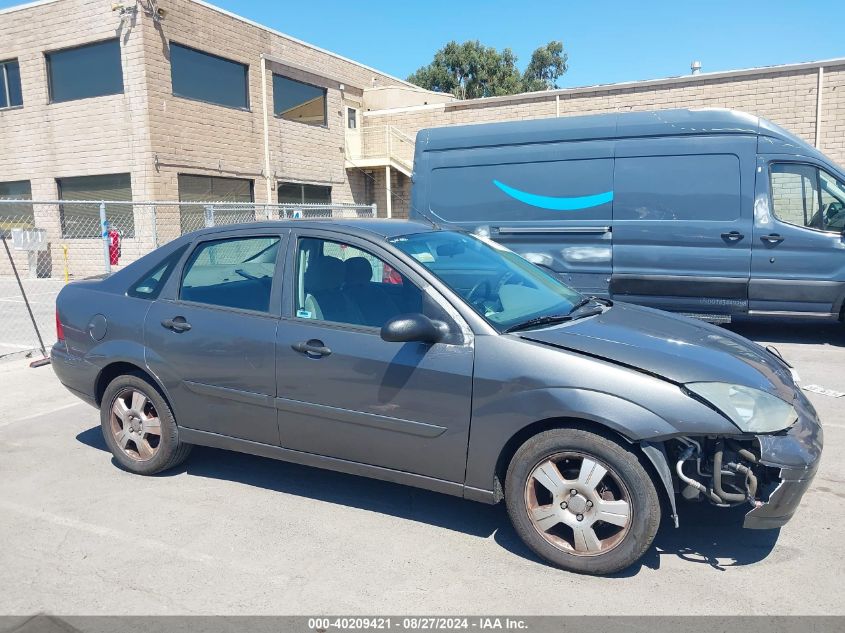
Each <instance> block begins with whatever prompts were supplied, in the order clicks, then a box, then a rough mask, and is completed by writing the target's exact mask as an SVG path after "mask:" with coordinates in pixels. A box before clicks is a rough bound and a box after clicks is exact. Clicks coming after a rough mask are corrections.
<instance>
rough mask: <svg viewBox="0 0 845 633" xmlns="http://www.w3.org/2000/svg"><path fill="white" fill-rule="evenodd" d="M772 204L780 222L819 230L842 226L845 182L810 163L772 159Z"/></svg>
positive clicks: (834, 228)
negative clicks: (775, 161) (774, 160)
mask: <svg viewBox="0 0 845 633" xmlns="http://www.w3.org/2000/svg"><path fill="white" fill-rule="evenodd" d="M769 179H770V186H771V196H772V207H773V210H774V213H775V216H777V218H778V219H779V220H781V221H782V222H786V223H788V224H794V225H796V226H802V227H807V228H811V229H816V230H819V231H837V232H841V231H842V230H843V228H845V184H843V183H842V181H841V180H839V179H837V178H835V177H833V176H831V175H830V174H828V173H827V172H825V171H822V170H820V169H818V168H817V167H815V166H813V165H807V164H801V163H775V164H773V165H772V166H771V168H770V170H769Z"/></svg>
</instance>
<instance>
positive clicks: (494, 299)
mask: <svg viewBox="0 0 845 633" xmlns="http://www.w3.org/2000/svg"><path fill="white" fill-rule="evenodd" d="M390 241H391V243H392V244H393V245H394V246H396V247H397V248H399V249H400V250H402V251H403V252H405V253H407V254H408V255H410V256H411V257H413V258H414V259H416V260H417V261H418V262H420V263H421V264H422V265H423V266H425V267H426V268H427V269H428V270H430V271H431V272H432V273H433V274H434V275H436V276H437V277H438V278H439V279H440V280H441V281H442V282H443V283H445V284H446V285H447V286H449V288H451V289H452V290H454V291H455V292H456V293H457V294H459V295H460V296H461V297H463V299H464V300H465V301H466V302H467V303H468V304H469V305H470V306H472V308H473V309H474V310H475V311H476V312H478V313H479V314H480V315H481V316H483V317H484V318H485V319H486V320H487V321H488V322H490V324H491V325H493V327H495V328H496V329H497V330H499V331H500V332H501V331H505V330H508V329H509V328H514V327H516V326H518V325H519V324H525V323H526V322H527V321H529V320H531V321H533V320H534V319H541V318H543V317H549V319H551V318H553V317H564V316H567V315H569V313H570V312H571V311H572V310H573V308H575V307H576V306H577V305H579V303H581V302H582V297H581V295H580V294H579V293H578V292H576V291H575V290H573V289H572V288H570V287H569V286H567V285H566V284H564V283H562V282H561V281H560V280H558V279H557V278H556V277H554V276H553V275H550V274H549V273H546V272H545V271H543V270H542V269H540V268H538V267H537V266H535V265H534V264H531V263H530V262H528V261H526V260H525V259H523V258H522V257H520V256H519V255H517V254H516V253H514V252H513V251H511V250H508V249H507V248H505V247H504V246H501V245H500V244H497V243H496V242H493V241H491V240H488V239H485V238H482V237H477V236H474V235H468V234H464V233H456V232H453V231H435V232H431V233H417V234H414V235H404V236H401V237H396V238H393V239H392V240H390Z"/></svg>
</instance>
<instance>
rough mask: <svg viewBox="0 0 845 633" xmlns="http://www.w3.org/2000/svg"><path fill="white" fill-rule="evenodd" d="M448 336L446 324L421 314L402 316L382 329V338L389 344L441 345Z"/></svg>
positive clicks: (394, 318) (390, 321)
mask: <svg viewBox="0 0 845 633" xmlns="http://www.w3.org/2000/svg"><path fill="white" fill-rule="evenodd" d="M447 334H448V326H447V325H446V324H445V323H443V322H441V321H432V320H431V319H429V318H428V317H427V316H425V315H424V314H419V313H416V314H400V315H398V316H395V317H393V318H392V319H389V320H388V321H387V323H385V324H384V325H383V326H382V328H381V338H382V340H385V341H387V342H388V343H439V342H440V341H442V340H443V339H444V338H445V336H446V335H447Z"/></svg>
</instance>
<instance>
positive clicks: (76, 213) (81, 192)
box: [56, 174, 135, 239]
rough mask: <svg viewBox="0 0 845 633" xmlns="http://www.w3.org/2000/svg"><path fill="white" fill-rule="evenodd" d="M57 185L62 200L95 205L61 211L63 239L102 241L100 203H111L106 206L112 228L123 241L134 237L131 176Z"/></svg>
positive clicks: (65, 180)
mask: <svg viewBox="0 0 845 633" xmlns="http://www.w3.org/2000/svg"><path fill="white" fill-rule="evenodd" d="M56 183H57V184H58V186H59V199H60V200H89V201H92V202H91V203H90V204H63V205H61V206H60V207H59V215H60V217H61V223H62V237H64V238H68V239H74V238H94V237H101V236H102V229H101V227H100V205H99V203H98V202H97V201H99V200H105V201H107V202H110V203H111V204H106V219H107V220H108V223H109V228H110V229H115V230H117V232H118V233H120V235H121V237H124V238H131V237H135V218H134V217H133V210H132V204H131V202H132V179H131V178H130V176H129V174H107V175H103V176H79V177H75V178H59V179H57V180H56ZM121 202H123V204H121Z"/></svg>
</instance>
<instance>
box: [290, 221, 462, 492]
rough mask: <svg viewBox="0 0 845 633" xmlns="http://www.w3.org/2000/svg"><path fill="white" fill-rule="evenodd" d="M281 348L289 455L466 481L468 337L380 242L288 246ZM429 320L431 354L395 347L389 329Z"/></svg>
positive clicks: (306, 240) (309, 240)
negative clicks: (400, 318) (440, 326)
mask: <svg viewBox="0 0 845 633" xmlns="http://www.w3.org/2000/svg"><path fill="white" fill-rule="evenodd" d="M287 271H288V272H287V283H286V287H285V293H284V298H283V318H282V321H281V322H280V326H279V330H278V336H277V341H276V375H277V397H276V406H277V408H278V419H279V434H280V443H281V445H282V446H283V447H285V448H289V449H294V450H298V451H305V452H308V453H314V454H317V455H323V456H329V457H334V458H339V459H344V460H349V461H353V462H359V463H363V464H369V465H375V466H381V467H385V468H391V469H395V470H401V471H405V472H410V473H415V474H420V475H425V476H429V477H436V478H438V479H442V480H446V481H450V482H463V478H464V469H465V465H466V450H467V442H468V434H469V423H470V410H471V400H472V369H473V352H474V349H473V338H472V334H471V332H470V331H469V329H468V327H467V326H466V324H465V323H463V322H462V320H461V319H460V316H459V315H457V313H452V312H450V310H451V308H450V307H449V305H448V304H447V303H446V302H445V300H444V299H443V298H442V297H441V296H440V295H439V294H436V293H435V292H434V291H433V290H431V289H430V288H428V287H427V286H426V284H425V283H424V281H423V279H422V278H421V277H419V276H418V275H417V274H416V273H415V272H414V271H412V270H409V269H408V268H406V266H405V265H404V264H402V263H401V261H400V260H398V259H397V258H396V257H394V256H393V255H392V254H390V253H389V252H387V251H386V250H385V249H382V248H381V247H379V246H377V245H376V244H374V243H371V242H368V241H364V240H360V239H355V238H351V237H345V236H338V235H337V234H334V233H331V232H326V231H307V230H302V231H299V232H296V233H295V235H294V236H292V241H291V247H290V249H289V257H288V263H287ZM419 312H422V313H423V314H426V315H427V316H429V317H431V318H435V319H437V320H440V321H444V322H445V323H447V324H448V326H449V330H450V335H449V337H448V338H447V340H446V341H444V342H441V343H436V344H425V343H389V342H386V341H384V340H382V339H381V337H380V329H381V326H382V325H383V324H384V322H385V321H386V320H387V319H388V318H390V317H392V316H396V315H398V314H401V313H419Z"/></svg>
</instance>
